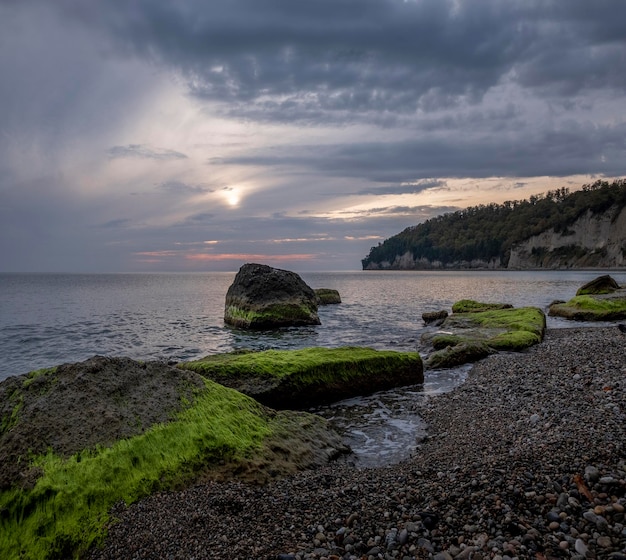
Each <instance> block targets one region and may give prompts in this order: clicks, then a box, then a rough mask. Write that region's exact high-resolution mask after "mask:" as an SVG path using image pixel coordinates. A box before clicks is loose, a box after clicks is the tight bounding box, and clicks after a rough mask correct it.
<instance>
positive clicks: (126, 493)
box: [0, 357, 346, 560]
mask: <svg viewBox="0 0 626 560" xmlns="http://www.w3.org/2000/svg"><path fill="white" fill-rule="evenodd" d="M118 374H119V375H118ZM7 390H8V391H9V392H10V393H11V394H12V395H13V394H19V397H20V398H19V400H20V401H21V403H22V405H21V406H20V409H19V411H18V412H17V414H16V418H14V419H13V421H12V422H11V424H10V425H8V426H5V429H4V430H3V432H2V434H0V448H1V449H2V453H1V454H0V472H2V474H3V485H2V488H1V489H0V527H1V528H2V530H0V557H1V558H3V559H5V558H6V559H8V560H11V559H13V558H15V559H17V558H24V559H40V558H43V559H45V558H71V557H79V556H80V555H82V554H83V553H84V552H85V551H86V550H87V548H88V547H89V546H91V545H93V544H97V543H98V542H99V541H100V540H101V539H102V537H103V535H104V532H105V527H106V524H107V523H108V522H109V513H108V512H109V510H110V508H111V507H112V506H113V505H114V504H116V503H119V502H125V503H126V504H130V503H132V502H134V501H136V500H138V499H140V498H142V497H144V496H147V495H149V494H150V493H152V492H154V491H156V490H159V489H170V488H179V487H182V486H185V485H187V484H190V483H191V482H193V481H195V480H199V479H206V478H218V479H223V478H229V477H230V478H232V477H236V476H239V475H240V476H242V477H243V478H245V479H248V480H256V481H260V482H264V481H266V480H267V479H269V478H271V477H272V476H275V475H282V474H289V473H293V472H295V471H296V470H299V469H302V468H307V467H312V466H317V465H320V464H323V463H325V462H327V461H328V460H329V459H331V458H332V457H334V456H336V455H338V454H339V453H342V452H345V451H346V448H345V446H344V445H343V443H342V442H341V438H340V436H339V435H338V434H336V433H335V432H333V431H332V430H330V429H329V428H328V426H327V424H326V421H325V420H323V419H322V418H318V417H316V416H314V415H311V414H307V413H304V412H292V411H284V412H276V411H273V410H271V409H268V408H266V407H265V406H263V405H261V404H260V403H258V402H257V401H255V400H254V399H251V398H249V397H247V396H245V395H243V394H241V393H239V392H237V391H233V390H232V389H229V388H227V387H224V386H222V385H220V384H217V383H214V382H212V381H210V380H208V379H205V378H203V377H202V376H199V375H197V374H195V373H194V372H192V371H182V370H180V369H177V368H174V367H171V366H168V365H166V364H162V363H157V362H149V363H139V362H135V361H133V360H129V359H127V358H102V357H95V358H92V359H90V360H87V361H86V362H82V363H80V364H66V365H63V366H59V367H58V368H56V370H46V371H45V372H37V373H35V374H32V375H30V376H29V375H23V376H17V377H14V378H10V379H9V380H6V381H4V382H2V383H0V396H1V395H2V394H3V393H5V392H6V391H7ZM16 392H17V393H16ZM82 393H86V395H87V396H86V397H85V399H83V400H80V399H79V395H80V394H82ZM42 397H43V398H42ZM89 401H91V402H90V403H89ZM146 403H147V406H146ZM94 411H95V412H94ZM103 414H104V421H102V420H103V419H102V416H103ZM42 417H43V419H42ZM275 449H280V450H281V451H280V453H277V452H274V451H273V450H275ZM9 474H12V477H10V476H9Z"/></svg>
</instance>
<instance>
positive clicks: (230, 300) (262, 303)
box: [224, 264, 320, 330]
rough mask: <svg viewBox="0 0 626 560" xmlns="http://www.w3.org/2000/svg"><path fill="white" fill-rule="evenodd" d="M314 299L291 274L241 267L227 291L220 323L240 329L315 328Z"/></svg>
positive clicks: (313, 295)
mask: <svg viewBox="0 0 626 560" xmlns="http://www.w3.org/2000/svg"><path fill="white" fill-rule="evenodd" d="M317 303H318V297H317V295H316V294H315V292H314V291H313V289H312V288H311V287H310V286H308V285H307V284H306V282H304V280H302V278H300V276H299V275H298V274H296V273H295V272H291V271H289V270H281V269H278V268H272V267H271V266H267V265H263V264H245V265H243V266H242V267H241V268H240V269H239V272H238V273H237V275H236V276H235V280H234V281H233V283H232V284H231V286H230V287H229V288H228V291H227V293H226V302H225V306H224V322H225V323H226V324H228V325H232V326H234V327H239V328H243V329H257V330H264V329H276V328H280V327H292V326H296V327H298V326H304V325H319V324H320V319H319V316H318V314H317Z"/></svg>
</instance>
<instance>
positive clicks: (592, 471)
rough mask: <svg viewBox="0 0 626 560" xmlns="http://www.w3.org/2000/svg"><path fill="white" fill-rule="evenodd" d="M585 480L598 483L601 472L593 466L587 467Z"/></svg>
mask: <svg viewBox="0 0 626 560" xmlns="http://www.w3.org/2000/svg"><path fill="white" fill-rule="evenodd" d="M585 478H586V479H587V480H588V481H589V482H597V481H598V479H599V478H600V471H599V470H598V469H597V468H596V467H594V466H593V465H587V466H586V467H585Z"/></svg>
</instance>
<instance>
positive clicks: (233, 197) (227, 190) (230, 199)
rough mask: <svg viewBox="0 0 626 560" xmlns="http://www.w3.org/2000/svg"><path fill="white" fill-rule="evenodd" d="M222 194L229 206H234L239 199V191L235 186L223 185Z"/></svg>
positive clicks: (237, 203)
mask: <svg viewBox="0 0 626 560" xmlns="http://www.w3.org/2000/svg"><path fill="white" fill-rule="evenodd" d="M224 196H225V198H226V202H227V203H228V205H229V206H232V207H235V206H238V205H239V202H240V201H241V191H240V190H239V189H237V188H235V187H224Z"/></svg>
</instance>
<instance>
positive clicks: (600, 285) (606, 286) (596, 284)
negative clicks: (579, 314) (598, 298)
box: [576, 274, 620, 296]
mask: <svg viewBox="0 0 626 560" xmlns="http://www.w3.org/2000/svg"><path fill="white" fill-rule="evenodd" d="M619 289H620V286H619V284H618V283H617V282H616V281H615V279H614V278H613V277H612V276H610V275H609V274H604V275H602V276H598V277H597V278H594V279H593V280H591V281H590V282H587V283H586V284H584V285H583V286H581V287H580V288H578V291H577V292H576V295H577V296H588V295H600V294H612V293H613V292H615V291H616V290H619Z"/></svg>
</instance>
